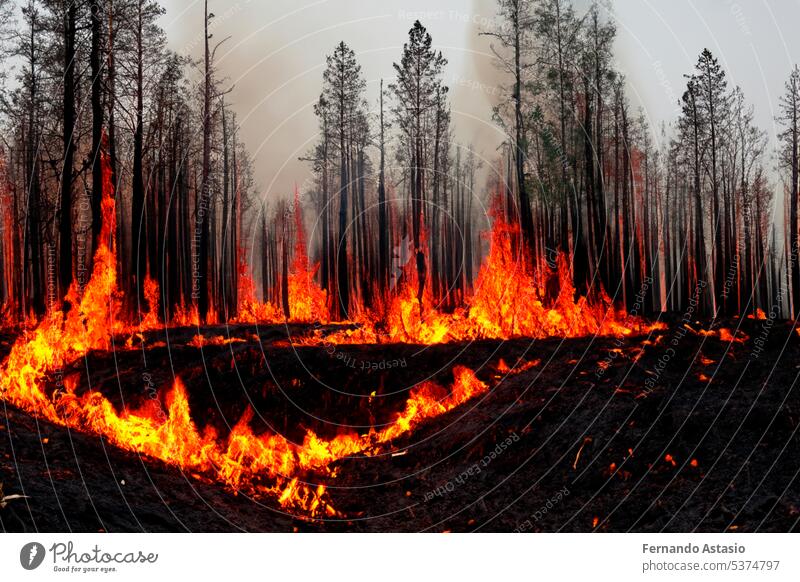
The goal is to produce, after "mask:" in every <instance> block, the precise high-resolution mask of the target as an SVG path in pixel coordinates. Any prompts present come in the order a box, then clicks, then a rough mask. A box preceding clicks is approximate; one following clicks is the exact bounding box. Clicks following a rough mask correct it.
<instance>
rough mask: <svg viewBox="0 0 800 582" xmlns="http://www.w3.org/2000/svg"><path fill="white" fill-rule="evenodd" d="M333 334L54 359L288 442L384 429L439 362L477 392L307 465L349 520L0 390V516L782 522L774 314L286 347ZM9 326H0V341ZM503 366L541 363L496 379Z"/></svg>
mask: <svg viewBox="0 0 800 582" xmlns="http://www.w3.org/2000/svg"><path fill="white" fill-rule="evenodd" d="M702 327H705V328H708V327H711V328H712V330H715V333H714V334H712V335H705V334H703V333H700V330H701V328H702ZM723 327H724V328H727V329H730V330H731V331H735V330H737V328H738V329H739V332H738V333H737V336H736V337H737V339H736V341H730V340H729V339H728V338H727V336H726V335H725V334H723V336H722V337H723V338H724V339H721V338H720V334H719V333H718V331H716V330H719V328H723ZM329 330H330V328H329V327H320V326H297V325H293V326H288V327H287V326H280V325H278V326H260V327H255V326H228V327H216V328H203V329H202V330H199V333H201V334H202V335H204V336H206V337H208V338H213V337H215V336H220V335H221V336H223V337H233V338H240V339H243V340H245V341H243V342H234V343H230V344H227V345H206V346H205V347H203V348H202V349H200V348H198V347H194V346H192V345H189V344H190V341H191V339H192V337H193V336H194V335H196V334H197V333H198V330H197V329H192V328H183V329H170V330H168V331H160V332H157V333H152V334H148V336H147V337H145V339H144V343H143V344H142V343H141V342H139V341H137V342H134V345H133V346H132V347H131V348H129V349H126V348H123V347H120V349H116V350H114V351H112V352H96V353H91V354H89V356H87V357H86V358H85V359H81V360H80V361H78V362H74V363H73V365H72V366H70V367H69V368H68V370H67V373H68V374H74V375H77V376H79V380H80V382H79V384H80V385H81V386H83V387H89V386H91V388H92V389H94V390H99V391H101V392H102V393H103V394H104V395H106V397H108V398H109V399H110V400H111V401H112V402H113V403H114V404H115V405H116V406H118V407H122V406H123V405H128V406H131V407H136V406H138V405H140V404H142V403H143V401H144V400H145V399H147V398H149V397H151V396H152V395H156V397H158V398H160V399H163V397H164V394H165V392H166V389H168V388H169V387H170V386H171V384H172V382H173V379H174V376H175V375H178V376H180V378H181V379H182V380H183V382H184V383H185V385H186V386H187V388H188V392H189V395H190V406H191V409H192V415H193V418H195V419H196V422H197V423H198V425H200V426H201V427H203V426H204V425H206V424H210V425H212V426H213V427H214V428H215V429H217V430H218V431H219V433H220V434H221V435H222V436H223V437H224V436H225V433H226V432H227V431H228V430H229V427H230V426H232V425H233V424H234V423H235V422H236V421H237V420H238V419H239V417H240V416H241V415H242V414H243V413H244V411H245V409H246V408H247V406H253V408H254V409H255V411H256V412H257V414H256V416H255V420H254V421H253V428H254V429H255V430H256V431H257V432H258V431H261V430H274V431H278V432H280V433H282V434H284V435H286V436H287V437H289V438H290V439H300V438H302V435H303V434H304V433H305V431H306V430H307V429H312V430H314V431H315V432H317V433H318V434H321V435H324V436H326V437H331V436H333V435H335V434H336V433H337V432H350V431H354V430H358V431H365V430H366V429H367V428H368V427H371V426H380V425H382V424H384V423H387V422H391V420H392V419H393V418H394V416H395V415H396V414H397V412H398V411H400V410H402V409H403V407H404V405H405V401H406V399H407V398H408V391H409V389H410V388H411V387H413V386H414V385H415V384H417V383H418V382H421V381H423V380H426V379H433V380H435V381H437V382H439V383H441V384H443V385H449V384H450V383H451V382H452V378H453V376H452V370H453V367H454V366H457V365H461V366H467V367H469V368H471V369H473V370H475V372H476V375H477V377H478V378H479V379H481V380H482V381H484V382H486V383H487V384H489V385H490V387H491V388H490V390H489V392H488V393H486V394H485V395H483V396H479V397H476V398H475V399H473V400H471V401H469V402H467V403H465V404H464V405H462V406H460V407H458V408H456V409H454V410H452V411H450V412H449V413H447V414H445V415H442V416H440V417H437V418H435V419H432V420H429V421H427V422H425V423H424V424H423V425H422V426H420V427H419V428H418V429H417V430H415V431H413V432H411V433H409V434H407V435H405V436H403V437H401V438H399V439H397V440H396V441H394V442H392V443H391V444H390V445H389V446H387V447H385V448H384V449H383V450H381V451H380V452H379V454H377V455H375V456H371V457H355V458H347V459H343V460H341V461H339V462H338V463H336V464H335V466H334V469H335V470H336V471H335V473H336V477H335V478H332V477H330V476H327V475H313V474H312V475H307V476H304V478H305V479H306V480H307V481H309V482H311V483H320V482H321V483H324V484H326V485H327V486H328V490H329V496H330V499H331V501H332V503H333V505H334V507H336V508H337V509H338V510H339V511H340V512H342V513H343V514H344V516H345V517H344V518H337V519H331V520H324V521H309V520H306V519H302V518H299V517H297V516H292V515H289V514H287V513H286V512H285V511H283V510H281V509H280V507H279V506H278V505H277V504H276V503H275V501H274V500H272V499H269V498H265V499H252V498H249V497H248V496H246V495H243V494H241V493H239V494H234V493H233V492H231V491H229V490H227V489H226V488H225V487H224V486H222V485H220V484H218V483H215V482H212V481H210V480H209V479H208V478H207V477H205V476H203V475H192V474H187V473H184V472H182V471H180V470H179V469H176V468H174V467H170V466H167V465H165V464H163V463H161V462H158V461H154V460H153V459H150V458H146V457H142V456H139V455H136V454H132V453H128V452H125V451H121V450H119V449H117V448H115V447H113V446H111V445H109V444H107V443H105V442H104V441H103V440H102V439H100V438H98V437H96V436H92V435H87V434H82V433H78V432H76V431H69V430H67V429H65V428H63V427H59V426H54V425H52V424H50V423H46V422H43V421H41V420H37V419H35V418H33V417H32V416H30V415H28V414H26V413H24V412H21V411H19V410H17V409H15V408H13V407H10V406H5V405H4V408H3V423H2V425H0V433H2V434H0V443H2V444H0V483H2V487H3V491H4V493H5V494H6V495H12V494H24V495H27V496H28V498H27V499H17V500H13V501H10V502H9V503H8V504H7V505H6V507H5V508H4V509H0V525H1V526H2V528H3V530H5V531H98V530H103V531H228V530H231V531H240V530H243V531H296V530H300V531H448V530H449V531H473V530H478V531H579V532H583V531H595V530H597V531H693V530H696V531H756V530H758V531H794V530H797V529H799V526H798V520H800V479H798V472H800V446H798V445H800V436H798V425H799V424H800V394H799V393H798V389H797V387H796V380H797V375H798V370H799V369H800V337H798V334H797V333H796V332H795V330H793V329H792V328H791V327H790V326H789V325H788V324H783V323H777V322H771V321H769V322H764V321H756V320H749V319H741V320H739V319H734V320H730V321H725V322H715V323H713V324H712V323H710V322H706V323H704V324H703V325H702V326H701V325H700V324H698V323H696V322H691V323H690V324H689V325H688V326H685V325H684V322H682V321H680V320H678V319H676V318H673V319H672V320H671V321H670V323H669V325H668V327H667V329H664V330H660V331H656V332H652V333H650V334H644V335H637V336H636V337H629V338H625V339H618V338H580V339H547V340H535V341H533V340H526V339H516V340H512V341H505V342H502V341H479V342H471V343H454V344H446V345H437V346H415V345H354V346H347V345H337V346H330V345H301V344H302V343H303V338H307V337H309V336H310V335H311V334H312V333H313V332H314V331H317V332H322V333H325V332H327V331H329ZM125 339H126V338H120V339H119V345H120V346H123V345H124V343H125ZM740 340H741V341H740ZM12 341H13V338H12V337H9V336H3V337H0V355H2V356H3V357H4V356H5V354H6V353H7V352H8V349H10V345H11V343H12ZM501 359H502V360H503V361H504V362H505V363H506V364H507V365H508V366H509V367H514V366H515V364H518V366H519V367H522V366H524V365H525V364H526V363H528V362H531V361H533V360H538V362H539V363H538V365H535V366H532V367H530V368H528V369H526V370H525V371H522V372H515V373H511V374H508V373H506V372H503V371H502V369H503V368H502V367H499V366H500V360H501ZM373 393H374V395H372V394H373Z"/></svg>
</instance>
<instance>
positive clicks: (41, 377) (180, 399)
mask: <svg viewBox="0 0 800 582" xmlns="http://www.w3.org/2000/svg"><path fill="white" fill-rule="evenodd" d="M102 163H103V169H104V172H103V174H104V179H105V180H106V189H105V192H106V196H105V197H104V199H103V201H102V210H103V227H102V231H101V237H100V243H99V245H98V248H97V249H96V252H95V260H94V267H93V271H92V277H91V279H90V281H89V283H88V284H87V285H86V287H85V289H84V290H83V293H82V294H81V293H80V291H79V289H78V286H77V285H73V286H72V287H71V288H70V290H69V292H68V293H67V297H66V301H65V306H66V308H65V309H64V310H58V311H56V310H54V311H53V312H52V313H51V314H49V315H48V316H47V317H46V318H45V319H44V320H43V321H42V322H41V323H40V324H39V326H38V327H36V329H34V330H33V331H31V332H24V333H23V335H22V336H21V337H20V338H19V339H18V341H17V342H16V343H15V344H14V346H13V347H12V349H11V352H10V353H9V356H8V358H7V360H6V362H5V366H4V373H3V375H2V377H0V395H1V396H2V398H3V399H4V400H5V401H7V402H9V403H11V404H13V405H15V406H17V407H19V408H22V409H24V410H27V411H29V412H31V413H33V414H36V415H38V416H40V417H43V418H46V419H47V420H49V421H51V422H54V423H57V424H60V425H64V426H68V427H71V428H75V429H78V430H82V431H89V432H93V433H95V434H98V435H102V436H103V437H104V438H106V439H108V440H109V441H110V442H112V443H114V444H115V445H116V446H118V447H120V448H122V449H125V450H129V451H133V452H136V453H140V454H144V455H147V456H149V457H152V458H155V459H159V460H161V461H163V462H165V463H169V464H171V465H174V466H177V467H180V468H181V469H183V470H188V471H192V472H199V473H203V474H206V475H210V476H212V477H213V478H215V479H217V480H218V481H221V482H223V483H225V484H226V485H228V486H230V487H231V488H233V489H234V490H235V491H240V490H245V491H248V492H250V493H253V494H271V495H274V496H275V497H276V498H277V500H278V502H279V504H280V505H281V506H283V507H286V508H290V509H293V510H296V511H300V512H302V514H304V515H308V516H311V517H318V516H323V515H328V516H332V515H336V513H337V512H336V510H335V509H334V508H333V507H332V506H331V504H330V503H329V502H328V501H327V498H326V490H325V486H324V485H321V484H320V485H316V486H312V485H309V484H307V483H305V482H304V481H302V480H301V479H302V477H303V476H304V475H305V473H306V472H308V471H310V470H317V471H323V472H328V473H329V474H331V475H333V474H334V473H333V472H332V471H331V470H330V467H329V466H330V464H331V463H332V462H334V461H336V460H338V459H341V458H342V457H345V456H347V455H352V454H355V453H359V452H364V453H365V454H372V453H373V452H375V450H376V447H377V446H379V445H381V444H384V443H387V442H389V441H391V440H392V439H395V438H397V437H399V436H401V435H403V434H405V433H407V432H408V431H410V430H412V429H413V428H415V427H416V426H418V425H419V424H420V423H422V422H423V421H424V420H426V419H428V418H431V417H434V416H437V415H439V414H443V413H444V412H447V411H449V410H452V409H453V408H455V407H456V406H459V405H460V404H463V403H464V402H466V401H467V400H469V399H470V398H472V397H473V396H475V395H477V394H480V393H483V392H485V391H486V390H487V388H488V387H487V385H486V384H484V383H483V382H481V381H480V380H478V379H477V378H475V376H474V374H472V372H471V371H470V370H468V369H466V368H456V369H454V372H453V373H454V383H453V386H452V389H451V390H449V391H448V390H447V389H445V388H443V387H441V386H439V385H438V384H435V383H433V382H425V383H423V384H421V385H419V386H417V387H416V388H414V389H413V390H412V392H411V395H410V397H409V399H408V401H407V403H406V406H405V408H404V410H403V411H401V412H400V413H399V414H398V415H397V417H396V418H395V420H394V421H393V422H391V423H389V424H388V425H387V426H385V427H383V428H382V429H380V430H376V429H371V430H370V431H369V432H368V433H367V434H363V435H359V434H355V433H351V434H346V435H339V436H336V437H334V438H332V439H329V440H326V439H324V438H320V437H319V436H317V435H316V434H315V433H314V432H312V431H308V432H307V433H306V435H305V437H304V439H303V441H302V442H301V443H299V444H295V443H292V442H290V441H289V440H288V439H286V438H285V437H284V436H282V435H279V434H275V433H264V434H261V435H256V434H255V433H254V432H253V430H252V428H251V427H250V420H251V419H252V417H253V411H252V410H249V409H248V411H247V412H246V413H245V414H244V416H243V417H242V418H241V419H240V420H239V422H237V423H236V425H235V426H234V427H233V429H232V430H231V432H230V434H229V435H228V436H227V438H221V437H220V435H218V434H217V433H216V431H215V430H214V429H213V428H212V427H210V426H208V427H206V428H205V429H204V430H203V431H201V430H200V429H199V428H198V427H197V425H196V424H195V422H194V421H193V419H192V416H191V411H190V407H189V397H188V394H187V391H186V388H185V386H184V385H183V383H182V382H181V380H180V379H176V380H175V382H174V385H173V387H172V389H171V390H170V391H169V393H167V394H166V395H165V397H164V402H165V403H166V410H164V409H163V408H162V407H161V406H160V402H159V401H158V400H156V399H154V400H150V401H148V402H147V403H146V404H145V405H143V406H142V407H141V408H139V409H138V410H130V409H128V408H125V409H123V410H121V411H118V410H117V409H116V408H115V407H114V405H113V404H112V403H111V402H110V401H109V400H108V399H107V398H105V397H104V396H103V395H102V394H101V393H99V392H97V391H92V390H90V391H87V392H85V393H83V394H79V393H78V390H77V388H78V386H77V385H78V380H77V378H78V377H77V376H76V375H71V376H69V377H67V378H66V379H65V380H64V382H63V385H61V382H60V381H59V382H57V385H56V389H55V390H50V391H48V390H47V389H46V386H47V379H48V375H50V374H53V373H55V374H56V376H57V377H58V378H60V377H61V376H62V375H63V374H62V372H61V370H62V367H63V366H64V365H65V364H66V363H68V362H70V361H74V360H75V359H77V358H79V357H82V356H85V355H86V354H87V353H88V352H89V351H91V350H101V349H109V348H110V347H111V340H112V337H113V334H114V333H119V332H122V331H124V330H125V326H124V325H122V324H121V323H120V320H119V318H118V317H117V316H118V315H119V312H120V303H121V302H120V297H119V293H118V291H117V288H116V276H117V273H116V253H115V249H114V248H113V246H112V244H113V233H114V230H115V228H116V224H115V213H114V197H113V194H112V191H113V190H112V187H111V181H110V170H109V167H108V161H107V159H106V156H105V155H103V158H102ZM299 270H302V269H299ZM305 272H308V271H307V269H305ZM308 280H310V279H307V280H305V281H304V284H306V283H307V281H308ZM145 292H146V293H145V294H146V298H147V299H148V302H149V304H150V314H156V313H157V301H158V288H157V286H156V285H155V284H154V283H153V282H151V283H150V284H146V288H145ZM195 313H196V312H195V311H194V310H192V311H189V312H188V314H187V313H186V312H184V313H179V317H178V318H186V320H189V321H194V317H195ZM150 314H148V315H150ZM154 318H155V319H153V320H151V321H152V322H154V323H155V322H157V317H156V316H155V315H154ZM145 319H147V318H145ZM201 337H202V336H195V337H194V338H193V340H192V341H191V342H190V343H194V344H196V345H201V346H202V345H204V344H205V343H218V342H222V343H225V342H226V338H223V337H219V338H218V337H213V338H209V339H201Z"/></svg>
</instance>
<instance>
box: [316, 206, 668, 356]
mask: <svg viewBox="0 0 800 582" xmlns="http://www.w3.org/2000/svg"><path fill="white" fill-rule="evenodd" d="M497 208H498V204H495V209H494V210H493V211H492V215H493V218H494V221H493V224H492V230H491V231H490V234H489V237H490V241H491V245H490V251H489V255H488V257H487V258H486V260H485V261H484V262H483V264H482V265H481V268H480V271H479V273H478V277H477V280H476V283H475V291H474V293H473V294H472V297H470V298H469V299H468V301H467V305H466V306H465V307H464V308H460V309H456V310H455V311H454V312H453V313H444V312H442V311H440V310H438V309H437V308H436V307H435V305H434V302H433V298H432V296H431V292H430V286H427V287H426V290H425V292H424V293H423V297H422V300H421V301H420V300H418V299H417V297H416V288H417V276H416V269H415V268H414V266H413V265H407V266H406V267H405V269H404V272H403V276H402V279H403V281H404V284H402V285H400V290H399V292H398V293H397V294H396V295H395V296H393V297H392V298H391V300H390V301H389V302H388V307H387V309H386V310H385V312H384V313H382V314H376V313H368V314H365V315H363V316H362V317H361V318H360V320H359V321H358V323H360V327H359V329H357V330H345V331H340V332H336V333H333V334H330V335H326V336H325V340H326V341H328V342H331V343H341V344H346V343H367V342H369V343H375V342H381V341H384V342H390V343H394V342H406V343H419V344H425V345H429V344H436V343H443V342H448V341H471V340H475V339H510V338H513V337H530V338H543V337H552V336H558V337H583V336H587V335H613V336H627V335H630V334H631V333H633V332H634V331H639V332H646V331H652V330H656V329H664V328H665V327H666V325H665V324H663V323H655V324H646V323H645V322H644V321H643V320H642V319H641V318H638V317H634V316H629V315H627V314H626V313H624V312H618V311H616V310H615V309H614V306H613V302H612V301H611V300H610V299H609V298H608V296H607V295H606V294H605V293H604V292H602V291H601V292H600V293H598V294H597V296H598V297H597V299H596V300H595V302H593V303H592V302H589V301H588V300H587V299H586V298H585V297H579V298H578V299H577V300H576V299H575V287H574V285H573V284H572V277H571V274H570V270H569V265H568V264H567V261H566V259H565V258H564V256H563V255H560V256H559V257H558V260H557V262H556V267H555V270H554V271H553V270H552V269H550V268H548V267H544V268H543V269H541V270H538V271H535V272H531V271H530V270H529V269H528V268H527V267H526V261H524V260H521V259H520V258H519V256H518V255H517V253H515V252H514V249H513V247H512V241H514V240H519V227H518V226H515V225H512V224H509V223H508V222H507V221H506V220H505V219H504V217H503V215H502V211H499V210H497ZM548 277H556V278H557V279H558V289H559V293H558V296H557V297H556V298H555V300H554V301H553V302H552V305H549V306H548V305H545V301H544V298H545V297H546V296H547V293H546V292H545V279H546V278H548ZM378 330H380V331H378ZM320 339H321V332H318V333H317V336H316V338H313V339H311V340H307V343H316V342H318V341H319V340H320Z"/></svg>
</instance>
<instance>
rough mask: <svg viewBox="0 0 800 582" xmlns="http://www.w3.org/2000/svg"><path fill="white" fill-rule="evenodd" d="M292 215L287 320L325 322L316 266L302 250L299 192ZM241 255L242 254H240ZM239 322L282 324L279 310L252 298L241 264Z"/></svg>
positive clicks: (252, 288) (250, 282)
mask: <svg viewBox="0 0 800 582" xmlns="http://www.w3.org/2000/svg"><path fill="white" fill-rule="evenodd" d="M294 196H295V199H294V205H293V215H294V222H295V240H294V258H293V259H292V263H291V265H290V266H289V274H288V276H287V279H288V288H289V306H290V308H289V311H290V313H289V318H288V321H290V322H292V323H313V322H315V321H329V320H330V315H329V310H328V295H327V294H326V293H325V291H324V290H323V289H322V288H321V287H320V286H319V285H318V284H317V282H316V280H315V277H316V273H317V271H318V270H319V263H316V264H314V265H312V264H311V262H310V260H309V258H308V251H307V248H306V234H305V226H304V223H303V212H302V208H301V206H300V199H299V193H298V190H297V188H295V193H294ZM240 255H241V256H243V255H244V253H240ZM238 296H239V314H238V316H237V317H236V321H237V322H239V323H283V322H284V321H286V319H287V318H286V317H285V316H284V313H283V311H282V310H281V308H280V307H278V306H277V305H275V304H273V303H271V302H269V301H264V302H260V301H258V299H257V298H256V291H255V283H254V282H253V278H252V276H251V275H250V272H249V270H248V269H247V264H246V263H245V262H244V261H242V262H241V263H240V265H239V290H238Z"/></svg>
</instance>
